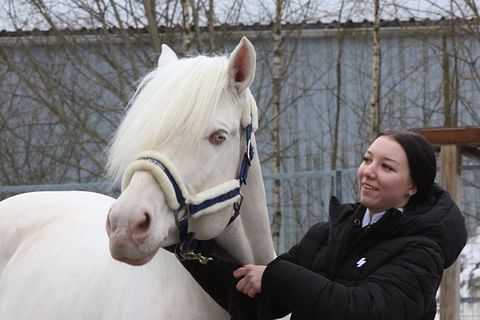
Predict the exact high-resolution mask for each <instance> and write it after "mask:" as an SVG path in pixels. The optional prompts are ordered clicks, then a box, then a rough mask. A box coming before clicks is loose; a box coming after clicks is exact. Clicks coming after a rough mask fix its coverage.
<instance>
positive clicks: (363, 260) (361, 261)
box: [357, 257, 367, 268]
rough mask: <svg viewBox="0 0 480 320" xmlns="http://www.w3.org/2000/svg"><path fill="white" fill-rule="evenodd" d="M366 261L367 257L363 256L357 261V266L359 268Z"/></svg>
mask: <svg viewBox="0 0 480 320" xmlns="http://www.w3.org/2000/svg"><path fill="white" fill-rule="evenodd" d="M366 262H367V258H365V257H363V258H360V259H359V260H358V261H357V268H361V267H362V266H363V265H364V264H365V263H366Z"/></svg>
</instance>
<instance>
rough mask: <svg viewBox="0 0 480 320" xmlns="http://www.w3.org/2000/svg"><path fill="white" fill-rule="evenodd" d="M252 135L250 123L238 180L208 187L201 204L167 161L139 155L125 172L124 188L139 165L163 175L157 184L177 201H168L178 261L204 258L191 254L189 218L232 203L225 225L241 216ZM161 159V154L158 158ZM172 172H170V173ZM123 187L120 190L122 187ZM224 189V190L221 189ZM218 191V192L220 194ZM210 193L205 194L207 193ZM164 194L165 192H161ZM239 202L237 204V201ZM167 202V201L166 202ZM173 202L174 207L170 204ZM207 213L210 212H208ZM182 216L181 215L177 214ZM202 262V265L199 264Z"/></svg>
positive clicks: (192, 252)
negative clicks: (189, 192) (184, 186)
mask: <svg viewBox="0 0 480 320" xmlns="http://www.w3.org/2000/svg"><path fill="white" fill-rule="evenodd" d="M252 132H253V126H252V123H249V124H248V125H247V126H246V127H245V138H246V150H245V153H244V156H243V160H242V163H241V166H240V170H239V174H238V178H237V179H235V180H233V181H229V182H227V186H226V187H225V186H222V185H219V186H217V187H214V188H211V189H210V190H212V191H214V192H211V193H212V194H213V195H212V196H209V197H202V199H201V200H200V201H197V200H192V199H191V198H192V197H190V196H189V194H188V191H187V190H186V189H185V188H182V186H183V185H182V184H181V183H179V181H177V179H179V177H176V175H175V174H174V172H173V171H174V170H173V169H174V168H173V166H172V165H171V164H169V162H168V161H167V160H163V161H162V160H161V159H157V157H154V156H151V155H149V154H147V155H144V156H140V157H139V158H138V160H136V161H135V162H134V163H132V165H131V166H130V168H129V169H127V173H126V175H125V176H126V177H125V176H124V179H126V182H125V181H124V183H122V184H124V186H123V187H125V186H126V184H127V183H129V179H131V176H132V175H133V172H134V171H135V170H136V168H137V166H139V165H142V166H144V165H147V166H150V165H148V164H153V165H154V166H153V168H151V170H152V171H158V169H160V172H161V174H162V176H164V178H163V180H162V182H167V183H160V185H161V187H162V188H167V189H168V190H170V192H171V193H174V195H175V200H176V201H173V200H172V201H170V202H169V206H170V207H171V209H172V210H174V214H175V222H176V224H177V227H178V230H179V238H180V244H179V245H178V246H177V249H176V254H177V256H179V258H180V259H197V260H199V261H200V262H202V261H203V260H202V259H203V258H205V257H199V256H198V254H196V253H194V249H195V246H196V241H197V240H196V239H195V234H194V233H193V232H189V231H188V219H189V217H194V216H195V215H198V214H201V213H202V212H206V211H208V212H210V211H217V210H220V209H222V208H224V207H225V206H226V205H229V204H232V203H233V208H234V210H233V215H232V216H231V218H230V220H229V221H228V223H227V226H228V225H230V224H231V223H232V222H233V221H234V220H235V219H236V218H237V217H238V215H239V214H240V207H241V204H242V200H243V196H242V194H241V192H240V189H241V186H242V185H246V184H247V177H248V170H249V168H250V166H251V163H252V160H253V156H254V153H255V148H254V146H253V143H252ZM158 158H160V155H159V156H158ZM172 170H173V171H172ZM158 179H159V178H157V180H158ZM164 184H167V185H169V186H170V187H171V189H170V187H168V186H167V187H165V186H164ZM123 187H122V188H123ZM224 189H225V190H224ZM219 190H220V191H219ZM208 191H209V190H207V191H206V192H207V193H208ZM164 192H166V191H165V189H164ZM236 199H238V201H237V200H236ZM167 202H168V201H167ZM172 202H173V204H172ZM209 210H210V211H209ZM181 213H183V215H182V216H180V214H181ZM202 263H203V262H202Z"/></svg>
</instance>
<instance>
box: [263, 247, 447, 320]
mask: <svg viewBox="0 0 480 320" xmlns="http://www.w3.org/2000/svg"><path fill="white" fill-rule="evenodd" d="M417 240H418V239H415V238H412V240H411V241H409V242H408V243H407V245H406V246H405V247H404V248H403V250H402V251H401V252H400V253H399V254H397V255H396V256H395V258H394V259H391V260H390V261H387V262H386V263H384V264H383V265H381V266H379V267H378V268H377V269H376V270H375V271H374V272H372V273H371V274H370V275H369V276H368V277H367V278H365V279H364V280H363V281H361V282H358V283H357V284H355V285H350V286H347V285H344V284H342V283H340V282H336V281H331V280H329V279H328V278H327V277H325V276H323V275H321V274H318V273H315V272H313V271H311V270H309V269H306V268H304V267H302V266H300V265H297V264H295V263H292V261H288V260H284V259H282V258H281V257H279V259H276V260H274V261H273V262H271V263H270V264H269V265H268V266H267V268H266V270H265V273H264V275H263V279H262V294H263V296H264V299H265V300H266V301H268V302H269V304H270V305H271V306H283V307H284V308H285V309H286V310H288V311H290V312H292V313H293V314H295V316H296V317H297V318H298V319H323V320H328V319H336V320H337V319H338V320H342V319H369V320H375V319H391V320H397V319H398V320H400V319H402V320H406V319H409V320H411V319H423V317H424V316H425V312H427V311H426V310H432V308H431V306H429V305H428V303H430V301H435V299H434V297H435V294H436V290H437V288H438V285H439V283H440V280H441V276H442V272H443V268H442V260H443V258H442V254H441V252H440V249H439V248H438V246H437V245H436V244H435V243H434V242H433V241H428V240H425V241H423V240H422V241H417ZM432 297H433V298H432ZM433 310H434V309H433ZM431 318H432V319H433V314H432V315H431Z"/></svg>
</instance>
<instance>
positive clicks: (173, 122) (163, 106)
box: [106, 38, 275, 265]
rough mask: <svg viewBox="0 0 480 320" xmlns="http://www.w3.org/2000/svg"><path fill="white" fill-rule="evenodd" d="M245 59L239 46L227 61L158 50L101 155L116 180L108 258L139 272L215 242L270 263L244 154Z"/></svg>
mask: <svg viewBox="0 0 480 320" xmlns="http://www.w3.org/2000/svg"><path fill="white" fill-rule="evenodd" d="M255 59H256V57H255V50H254V48H253V46H252V44H251V43H250V42H249V41H248V40H247V39H246V38H243V39H242V40H241V41H240V43H239V44H238V45H237V47H236V48H235V49H234V50H233V52H232V53H231V55H230V58H229V59H227V58H226V57H205V56H198V57H195V58H185V59H178V58H177V56H176V54H175V53H174V52H173V51H172V50H171V49H170V48H168V47H167V46H165V45H164V46H163V47H162V54H161V56H160V58H159V61H158V66H157V68H156V69H155V70H153V71H152V72H151V73H150V74H148V75H147V76H146V77H145V79H144V80H143V81H142V83H141V84H140V86H139V88H138V89H137V91H136V93H135V95H134V97H133V98H132V101H131V103H130V105H129V109H128V111H127V113H126V116H125V118H124V120H123V121H122V123H121V125H120V127H119V128H118V130H117V132H116V135H115V137H114V139H113V141H112V143H111V146H110V149H109V160H108V169H109V174H110V175H111V176H112V177H114V178H116V179H121V180H122V193H121V195H120V197H119V198H118V199H117V201H116V202H115V203H114V204H113V205H112V207H111V209H110V212H109V214H108V217H107V221H106V229H107V233H108V236H109V239H110V252H111V255H112V257H113V258H115V259H118V260H120V261H123V262H126V263H129V264H133V265H141V264H145V263H147V262H148V261H149V260H150V259H151V258H152V257H153V256H154V255H155V253H156V252H157V250H159V249H160V248H162V247H166V246H169V245H172V244H178V243H181V242H182V243H183V242H185V241H186V240H185V237H187V238H191V237H195V238H196V239H199V240H207V239H215V241H217V243H218V244H219V245H220V246H221V247H223V248H224V249H225V250H227V252H229V253H230V254H231V255H232V256H233V257H235V258H237V259H238V260H240V261H241V262H243V263H267V262H268V261H270V260H271V259H272V258H273V257H274V255H275V253H274V250H273V245H272V241H271V234H270V227H269V221H268V215H267V209H266V200H265V190H264V187H263V180H262V176H261V171H260V163H259V160H258V156H257V154H256V153H254V152H253V146H254V144H255V137H254V130H255V129H256V127H257V110H256V104H255V100H254V98H253V96H252V94H251V92H250V89H249V86H250V84H251V83H252V81H253V78H254V74H255ZM250 165H251V166H252V167H251V169H250V174H249V175H248V184H247V185H245V184H244V182H245V181H243V180H245V179H246V178H247V172H248V169H249V166H250ZM242 199H243V201H242ZM240 205H241V214H240V215H239V218H238V219H233V218H232V217H234V216H235V215H236V213H238V212H239V207H240ZM234 208H235V209H236V210H234Z"/></svg>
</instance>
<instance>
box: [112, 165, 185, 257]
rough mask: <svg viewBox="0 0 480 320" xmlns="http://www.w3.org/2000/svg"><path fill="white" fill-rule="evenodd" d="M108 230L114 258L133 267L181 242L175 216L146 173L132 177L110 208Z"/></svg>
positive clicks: (157, 187) (141, 172) (154, 182)
mask: <svg viewBox="0 0 480 320" xmlns="http://www.w3.org/2000/svg"><path fill="white" fill-rule="evenodd" d="M126 191H128V192H126ZM106 230H107V234H108V237H109V241H110V254H111V255H112V257H113V258H114V259H116V260H119V261H122V262H126V263H128V264H131V265H143V264H145V263H147V262H149V261H150V260H151V259H152V258H153V256H154V255H155V254H156V252H157V251H158V249H159V248H161V247H166V246H169V245H171V244H174V243H176V242H178V234H177V230H176V225H175V220H174V218H173V213H172V211H171V210H170V209H169V208H168V206H167V204H166V202H165V199H164V197H163V193H162V191H161V189H160V187H159V186H158V184H157V183H156V181H155V179H154V178H153V177H152V176H151V175H150V174H149V173H147V172H144V171H138V172H136V173H135V174H134V175H133V177H132V180H131V182H130V184H129V185H128V187H127V189H126V190H125V192H122V194H121V195H120V197H119V198H118V199H117V201H115V203H114V204H113V205H112V207H111V208H110V212H109V214H108V217H107V222H106Z"/></svg>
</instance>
